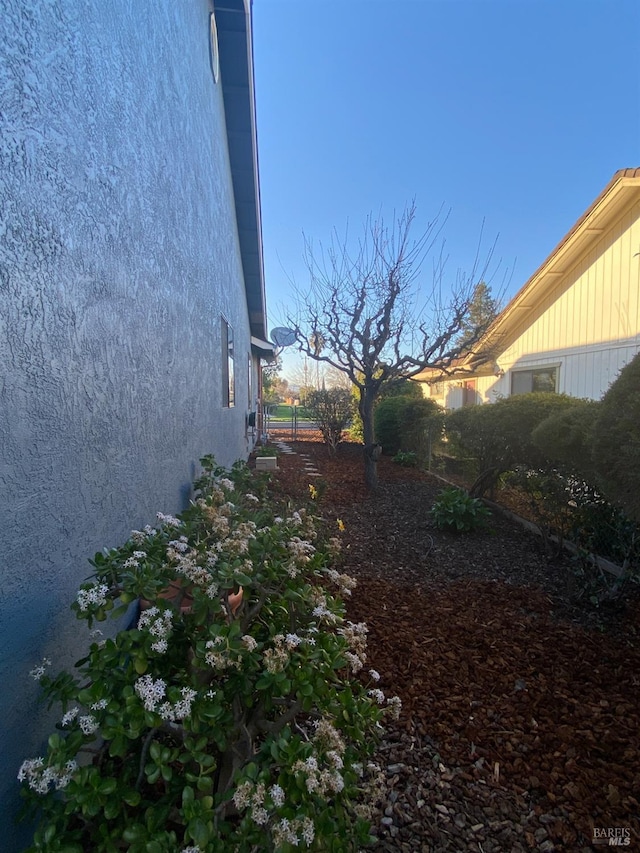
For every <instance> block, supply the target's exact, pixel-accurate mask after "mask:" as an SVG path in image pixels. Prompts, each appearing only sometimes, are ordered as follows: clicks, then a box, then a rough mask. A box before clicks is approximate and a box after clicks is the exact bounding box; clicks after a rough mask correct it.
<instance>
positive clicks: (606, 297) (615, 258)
mask: <svg viewBox="0 0 640 853" xmlns="http://www.w3.org/2000/svg"><path fill="white" fill-rule="evenodd" d="M639 250H640V203H635V204H634V205H633V206H632V207H631V208H630V209H629V210H627V212H626V213H625V214H624V216H622V218H620V219H619V220H618V221H617V222H616V224H615V225H614V226H612V227H610V228H609V229H608V230H606V231H605V232H604V233H602V234H601V236H600V237H599V239H598V240H597V241H595V242H594V243H593V244H592V247H591V248H590V250H589V251H588V253H587V254H586V255H584V256H583V257H582V258H581V259H580V260H579V261H578V262H577V263H576V264H575V265H574V266H572V267H571V268H570V269H568V270H566V271H564V274H563V275H562V276H561V277H558V280H557V282H556V283H555V285H554V286H553V287H550V288H548V289H547V292H546V294H545V295H544V296H543V297H542V298H541V299H540V301H539V302H538V303H537V304H536V305H535V307H534V306H532V307H530V308H529V310H527V311H526V312H523V314H525V313H526V316H523V320H522V322H521V325H520V328H519V329H517V330H516V332H515V335H512V343H511V344H510V345H509V346H508V347H506V348H505V349H504V350H503V351H502V352H501V353H500V354H498V355H497V357H496V362H497V365H498V366H499V368H500V372H504V375H502V376H497V375H496V376H478V377H477V378H476V402H478V403H491V402H495V400H497V399H499V398H500V397H508V396H510V395H511V393H512V379H513V373H514V371H518V370H525V369H530V368H541V367H545V366H554V367H556V369H557V388H556V390H557V391H558V392H559V393H564V394H569V395H570V396H572V397H585V398H589V399H592V400H599V399H600V398H601V397H602V396H603V394H604V393H605V392H606V390H607V389H608V388H609V386H610V385H611V383H612V382H613V381H614V380H615V378H616V377H617V375H618V374H619V372H620V370H621V369H622V368H623V367H624V365H625V364H627V363H628V362H629V361H630V360H631V359H632V358H633V357H634V356H635V355H636V353H637V352H638V351H640V256H638V255H636V253H637V252H638V251H639ZM460 386H461V381H460V380H459V379H452V380H447V381H445V382H444V390H443V395H442V397H441V400H442V402H443V405H445V406H446V408H449V409H455V408H459V407H460V406H462V405H463V396H462V389H461V387H460ZM439 402H440V400H439Z"/></svg>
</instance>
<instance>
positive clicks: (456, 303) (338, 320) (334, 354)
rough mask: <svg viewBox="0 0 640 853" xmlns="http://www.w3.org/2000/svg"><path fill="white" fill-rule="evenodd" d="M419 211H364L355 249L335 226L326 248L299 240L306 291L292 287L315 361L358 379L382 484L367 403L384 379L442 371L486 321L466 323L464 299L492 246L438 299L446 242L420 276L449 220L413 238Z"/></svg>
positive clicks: (371, 473) (373, 474) (370, 451)
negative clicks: (424, 277) (428, 276)
mask: <svg viewBox="0 0 640 853" xmlns="http://www.w3.org/2000/svg"><path fill="white" fill-rule="evenodd" d="M415 216H416V209H415V205H414V204H411V205H409V206H408V207H407V208H406V209H405V211H404V212H403V214H402V215H401V216H400V217H397V218H396V217H394V221H393V224H392V226H391V227H390V228H389V227H387V226H385V224H384V221H383V220H382V219H379V220H373V219H372V218H371V217H369V218H368V219H367V221H366V224H365V228H364V235H363V237H362V238H361V240H360V241H359V243H358V246H357V248H356V250H355V251H351V250H350V249H349V247H348V245H347V243H348V240H347V236H345V237H344V238H343V239H340V238H338V237H337V235H335V234H334V237H333V238H332V241H331V244H330V246H329V247H328V249H327V250H326V251H325V250H324V249H322V247H321V249H320V252H319V254H316V253H315V252H314V249H313V245H312V244H311V243H310V242H309V241H308V240H306V241H305V261H306V265H307V268H308V270H309V273H310V286H309V288H308V290H306V292H304V293H303V292H302V291H301V290H300V289H299V288H297V289H296V296H297V299H296V316H295V317H289V318H288V321H289V325H290V326H291V328H293V329H294V330H295V333H296V341H297V344H298V348H299V350H300V351H301V352H303V353H304V354H305V355H307V356H309V357H310V358H313V359H315V360H316V361H320V362H325V363H327V364H330V365H331V366H332V367H334V368H335V369H337V370H339V371H341V372H342V373H344V374H346V376H348V378H349V380H350V381H351V383H352V384H353V385H354V386H355V387H356V388H357V397H358V411H359V413H360V417H361V418H362V424H363V429H364V444H365V448H364V449H365V453H364V460H365V463H364V467H365V481H366V484H367V487H368V488H369V489H375V488H376V487H377V484H378V475H377V465H376V462H377V457H378V456H379V453H380V450H379V448H378V447H377V446H376V444H375V436H374V427H373V409H374V404H375V401H376V398H377V396H378V394H379V392H380V389H381V387H382V386H383V385H384V384H385V383H386V382H389V381H390V380H393V379H398V378H410V377H412V376H415V375H416V374H418V373H419V372H420V371H422V370H424V369H425V368H427V367H436V368H438V369H441V370H442V371H444V372H447V370H448V369H449V368H450V367H451V365H452V363H453V362H454V360H455V359H456V358H457V357H458V356H459V355H460V345H459V344H458V343H456V339H458V337H459V335H460V332H461V331H462V330H464V331H465V333H466V336H465V343H464V348H465V351H468V350H469V349H470V348H471V347H472V346H473V344H474V343H475V342H476V341H477V340H478V339H479V338H480V337H481V335H482V333H483V332H484V331H485V326H484V325H479V326H477V327H475V328H474V329H471V330H470V329H468V328H467V327H466V325H465V321H466V320H467V319H468V314H469V306H470V304H471V301H472V299H473V294H474V291H475V288H476V286H477V284H478V283H479V282H480V281H483V280H484V278H485V273H486V271H487V268H488V266H489V263H490V262H491V258H492V255H493V249H492V250H491V251H490V252H489V254H488V257H487V259H486V262H485V263H484V265H482V268H481V269H480V265H479V263H478V254H476V259H475V262H474V267H473V269H472V271H471V274H470V275H469V276H466V277H465V276H461V275H458V277H457V281H456V283H455V285H454V287H453V288H452V289H451V292H450V293H449V294H448V298H447V301H446V303H445V301H444V299H443V292H442V290H443V288H442V284H443V281H442V280H443V275H444V262H445V259H444V258H443V252H442V250H441V251H440V253H439V254H438V256H437V257H436V259H435V262H434V265H433V277H432V282H431V284H430V286H429V287H428V288H427V289H426V291H424V292H423V291H422V290H421V288H420V287H419V285H418V278H419V276H420V274H421V271H422V266H423V264H424V262H425V260H426V258H427V257H428V256H429V255H430V253H431V252H432V250H433V248H434V245H435V243H436V241H438V240H439V237H440V234H441V231H442V227H443V225H444V222H446V218H447V217H446V216H445V217H444V220H443V218H442V216H441V214H439V215H438V216H437V217H436V219H435V220H434V221H433V222H431V223H430V224H429V225H428V226H427V228H426V230H425V231H424V232H423V233H422V234H421V235H420V236H419V237H418V238H417V239H412V238H411V236H410V232H411V227H412V225H413V223H414V220H415Z"/></svg>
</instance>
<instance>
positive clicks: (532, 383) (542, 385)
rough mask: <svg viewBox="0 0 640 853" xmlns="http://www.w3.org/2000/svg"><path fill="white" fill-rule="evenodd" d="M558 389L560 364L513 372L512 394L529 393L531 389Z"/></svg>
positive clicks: (553, 390)
mask: <svg viewBox="0 0 640 853" xmlns="http://www.w3.org/2000/svg"><path fill="white" fill-rule="evenodd" d="M557 390H558V366H557V365H550V366H548V367H534V368H531V370H513V371H512V372H511V394H512V395H515V394H529V393H530V392H531V391H552V392H555V391H557Z"/></svg>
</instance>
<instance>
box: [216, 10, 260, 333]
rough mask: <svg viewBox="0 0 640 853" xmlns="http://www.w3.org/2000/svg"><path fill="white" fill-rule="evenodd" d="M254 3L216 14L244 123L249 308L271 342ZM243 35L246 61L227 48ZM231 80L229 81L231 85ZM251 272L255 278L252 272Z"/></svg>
mask: <svg viewBox="0 0 640 853" xmlns="http://www.w3.org/2000/svg"><path fill="white" fill-rule="evenodd" d="M251 5H252V3H251V0H219V2H216V1H215V0H214V13H215V14H216V24H217V28H218V41H219V45H220V51H219V52H220V82H221V85H222V92H223V98H224V103H225V112H226V113H227V116H228V117H229V118H230V117H231V116H232V115H233V117H234V121H237V122H239V125H240V127H239V128H238V129H236V128H235V127H229V125H227V139H228V147H229V157H230V159H231V176H232V181H233V190H234V197H235V206H236V218H237V219H238V223H240V222H241V221H242V228H239V233H238V237H239V240H240V251H241V254H242V262H243V269H244V279H245V291H246V297H247V307H248V310H249V316H250V323H251V333H252V335H254V336H257V337H259V338H266V333H267V319H266V295H265V284H264V259H263V250H262V217H261V205H260V180H259V167H258V143H257V129H256V106H255V83H254V68H253V38H252V25H251ZM239 33H240V34H242V35H243V36H244V41H245V45H246V50H245V51H244V52H243V55H242V57H240V58H239V57H238V54H237V52H236V51H232V50H229V49H227V50H225V48H224V39H225V35H227V34H228V35H229V36H230V37H231V38H236V39H237V35H238V34H239ZM239 61H240V62H241V63H242V65H241V67H240V66H239V65H238V62H239ZM232 69H233V70H232ZM225 72H226V73H225ZM225 79H226V80H227V82H226V83H225ZM239 82H240V85H239ZM240 128H241V129H240ZM242 137H243V138H244V142H245V144H242V145H238V144H237V143H238V141H239V139H241V138H242ZM241 214H242V215H241ZM247 220H248V222H247ZM256 267H257V269H256ZM250 269H251V271H252V274H249V270H250ZM256 272H257V275H256V274H255V273H256Z"/></svg>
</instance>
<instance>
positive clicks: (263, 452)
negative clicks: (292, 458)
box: [255, 444, 280, 456]
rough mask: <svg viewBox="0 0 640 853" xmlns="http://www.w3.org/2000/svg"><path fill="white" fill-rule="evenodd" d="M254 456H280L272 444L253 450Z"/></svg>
mask: <svg viewBox="0 0 640 853" xmlns="http://www.w3.org/2000/svg"><path fill="white" fill-rule="evenodd" d="M255 455H256V456H280V451H279V450H278V448H277V447H274V446H273V445H272V444H269V445H265V446H263V447H257V448H256V450H255Z"/></svg>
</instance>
